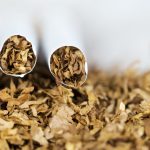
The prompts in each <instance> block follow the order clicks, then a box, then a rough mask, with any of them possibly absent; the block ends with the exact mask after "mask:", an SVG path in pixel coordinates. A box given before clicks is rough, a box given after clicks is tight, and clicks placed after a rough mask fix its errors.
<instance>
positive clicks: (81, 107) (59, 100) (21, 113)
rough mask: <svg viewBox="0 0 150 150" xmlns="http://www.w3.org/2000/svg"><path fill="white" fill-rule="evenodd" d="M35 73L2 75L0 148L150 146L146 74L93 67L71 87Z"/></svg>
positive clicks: (74, 149) (142, 149)
mask: <svg viewBox="0 0 150 150" xmlns="http://www.w3.org/2000/svg"><path fill="white" fill-rule="evenodd" d="M39 72H40V73H38V72H34V73H33V74H29V75H27V77H26V78H25V79H18V78H17V79H16V80H15V81H13V80H12V79H11V78H10V77H9V76H4V75H3V76H2V77H1V85H2V86H1V88H0V108H1V109H0V149H6V150H9V149H18V150H21V149H22V150H32V149H36V150H49V149H54V150H57V149H62V150H65V149H67V150H70V149H71V150H93V149H94V150H99V149H100V150H101V149H102V150H107V149H112V150H113V149H115V150H120V149H121V150H122V149H125V150H131V149H139V150H148V149H149V147H150V131H149V130H150V127H149V126H150V119H149V118H150V92H149V77H150V72H148V73H144V74H138V73H137V72H135V71H134V70H133V71H131V70H130V71H129V72H128V70H127V71H126V72H125V73H122V74H118V73H117V72H116V73H114V72H113V73H109V72H104V71H98V70H96V71H95V70H93V71H91V72H89V77H88V79H87V81H86V83H85V84H84V85H83V86H82V87H80V88H76V89H70V88H65V87H64V86H57V85H56V84H55V83H54V81H53V80H51V78H49V76H48V74H47V75H46V76H43V74H42V73H43V72H41V71H39ZM95 76H96V78H95ZM39 79H40V80H39Z"/></svg>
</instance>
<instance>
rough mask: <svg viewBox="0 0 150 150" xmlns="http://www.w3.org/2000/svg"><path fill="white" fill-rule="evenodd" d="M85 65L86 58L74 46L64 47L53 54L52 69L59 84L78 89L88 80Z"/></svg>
mask: <svg viewBox="0 0 150 150" xmlns="http://www.w3.org/2000/svg"><path fill="white" fill-rule="evenodd" d="M85 63H86V60H85V57H84V55H83V53H82V52H81V51H80V50H79V49H77V48H75V47H73V46H64V47H61V48H59V49H58V50H56V51H55V52H54V53H53V54H52V56H51V60H50V67H51V72H52V74H53V76H54V77H55V78H56V81H57V83H62V84H64V85H66V86H68V87H75V88H76V87H80V86H81V85H82V84H83V83H84V82H85V80H86V76H87V72H86V66H85Z"/></svg>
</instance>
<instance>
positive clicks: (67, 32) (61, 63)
mask: <svg viewBox="0 0 150 150" xmlns="http://www.w3.org/2000/svg"><path fill="white" fill-rule="evenodd" d="M60 9H61V10H60ZM60 9H59V12H61V14H59V13H58V12H55V10H53V11H52V10H51V12H49V13H48V12H47V13H48V14H50V15H48V16H49V18H46V17H45V16H46V15H45V16H43V18H44V17H45V20H44V21H42V22H43V23H44V24H43V27H42V28H43V46H44V51H43V53H44V54H45V58H46V60H47V63H48V66H49V69H50V72H51V74H52V75H53V76H54V78H55V79H56V82H57V83H61V84H62V85H64V86H67V87H71V88H78V87H80V86H81V85H82V84H83V83H84V82H85V81H86V78H87V74H88V67H87V61H86V56H85V47H84V46H83V42H82V40H81V35H80V29H79V27H78V25H77V24H76V22H75V21H74V20H73V19H74V18H75V17H74V16H73V14H72V13H71V12H70V11H69V10H66V9H62V8H60Z"/></svg>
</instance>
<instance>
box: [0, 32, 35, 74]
mask: <svg viewBox="0 0 150 150" xmlns="http://www.w3.org/2000/svg"><path fill="white" fill-rule="evenodd" d="M35 62H36V56H35V54H34V51H33V49H32V44H31V43H30V42H29V41H28V40H27V39H26V38H25V37H23V36H20V35H14V36H11V37H10V38H8V39H7V40H6V41H5V43H4V45H3V47H2V50H1V52H0V66H1V69H2V71H3V72H4V73H5V74H8V75H14V76H15V75H16V76H17V75H22V74H27V73H29V72H30V71H31V70H32V69H33V67H34V65H35Z"/></svg>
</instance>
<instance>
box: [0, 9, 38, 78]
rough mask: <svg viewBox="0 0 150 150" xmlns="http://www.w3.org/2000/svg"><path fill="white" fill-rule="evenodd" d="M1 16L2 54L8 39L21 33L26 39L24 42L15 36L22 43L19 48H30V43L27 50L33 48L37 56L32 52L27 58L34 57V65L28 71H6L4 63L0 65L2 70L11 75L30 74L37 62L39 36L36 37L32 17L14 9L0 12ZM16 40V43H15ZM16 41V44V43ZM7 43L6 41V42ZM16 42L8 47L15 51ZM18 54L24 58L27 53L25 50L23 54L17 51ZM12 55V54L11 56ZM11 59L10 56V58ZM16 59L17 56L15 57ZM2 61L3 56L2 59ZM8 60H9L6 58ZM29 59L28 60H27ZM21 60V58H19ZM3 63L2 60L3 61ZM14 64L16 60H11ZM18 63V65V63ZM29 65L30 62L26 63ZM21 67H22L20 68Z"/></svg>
mask: <svg viewBox="0 0 150 150" xmlns="http://www.w3.org/2000/svg"><path fill="white" fill-rule="evenodd" d="M0 17H1V21H0V49H1V51H0V54H1V55H2V49H3V50H4V43H5V42H6V41H8V40H10V39H9V38H12V36H14V35H19V37H20V36H21V37H22V39H23V40H24V41H23V42H20V43H19V41H18V40H19V38H16V37H17V36H16V37H13V40H14V41H15V42H16V43H17V42H18V45H19V44H20V46H18V47H19V48H20V47H22V46H24V45H25V47H27V48H28V44H29V45H30V44H31V45H30V46H31V47H29V49H27V51H31V49H32V50H33V55H34V56H35V58H31V57H32V56H31V54H29V55H30V56H29V57H28V58H27V59H34V63H33V64H32V67H31V68H30V69H29V70H27V71H23V73H15V72H14V73H13V72H10V71H5V70H4V68H3V67H2V65H1V66H0V67H1V68H0V69H1V70H2V72H3V73H5V74H7V75H11V76H14V77H24V76H25V75H26V74H28V73H29V72H31V71H32V70H33V68H34V66H35V64H36V59H37V58H36V56H37V46H38V44H37V42H38V41H37V37H36V33H35V31H34V27H33V25H32V21H31V20H30V17H29V16H28V15H23V14H20V13H18V12H15V11H12V12H11V13H6V14H5V13H1V14H0ZM14 41H13V42H14ZM15 42H14V43H15ZM16 43H15V44H16ZM5 44H6V43H5ZM15 44H12V45H11V46H9V45H8V47H6V48H9V47H10V48H11V50H12V51H13V50H14V49H13V48H12V47H13V46H15ZM19 48H16V49H15V50H16V51H18V52H19V51H21V50H22V49H23V48H22V49H21V48H20V49H19ZM11 50H9V52H11V53H12V51H11ZM28 53H29V52H28ZM5 55H6V54H5ZM16 55H17V56H18V57H19V58H20V59H22V58H23V55H27V54H26V52H24V54H23V55H19V54H17V52H16V53H15V57H16ZM11 57H12V56H11ZM8 59H9V58H8ZM14 60H15V58H14ZM0 61H2V58H1V60H0ZM6 61H8V60H6ZM25 61H27V60H25ZM18 62H19V60H18ZM1 63H2V62H1ZM11 63H12V64H13V65H14V63H16V62H15V61H14V62H13V61H12V62H11ZM16 65H18V63H16ZM26 65H27V67H28V64H26ZM18 67H22V69H24V68H25V67H24V66H21V65H20V66H19V65H18ZM20 69H21V68H20Z"/></svg>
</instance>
